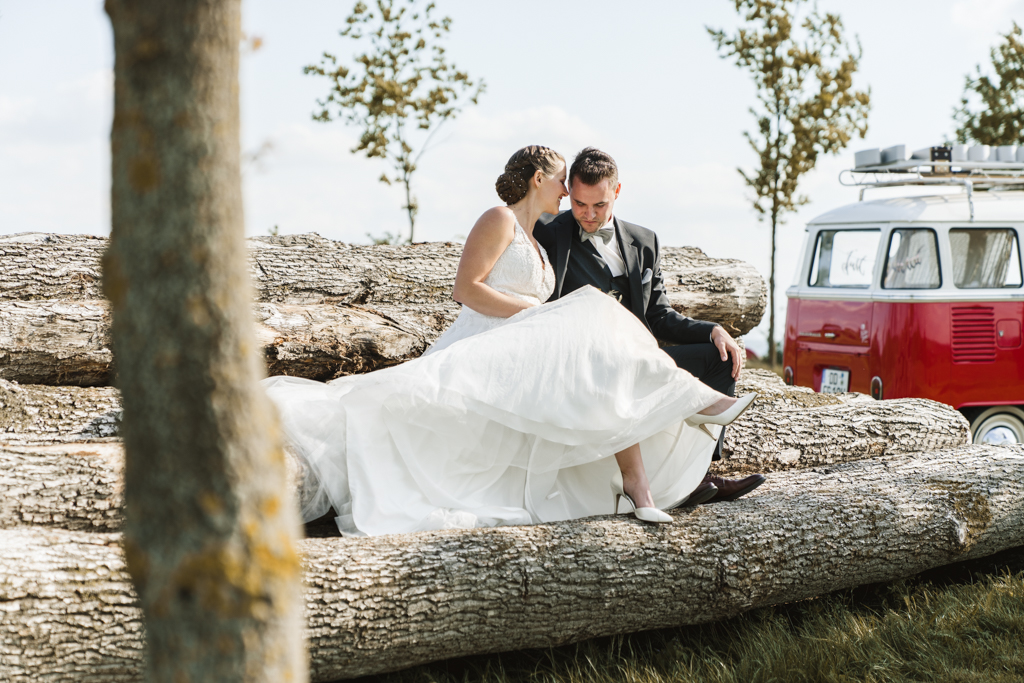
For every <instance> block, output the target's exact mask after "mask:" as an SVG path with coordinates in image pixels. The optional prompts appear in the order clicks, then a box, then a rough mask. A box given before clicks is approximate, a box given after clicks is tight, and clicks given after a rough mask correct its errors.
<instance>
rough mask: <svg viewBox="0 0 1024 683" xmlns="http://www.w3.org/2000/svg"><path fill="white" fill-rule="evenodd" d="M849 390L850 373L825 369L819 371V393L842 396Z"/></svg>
mask: <svg viewBox="0 0 1024 683" xmlns="http://www.w3.org/2000/svg"><path fill="white" fill-rule="evenodd" d="M849 390H850V371H849V370H832V369H826V370H822V371H821V393H823V394H844V393H846V392H847V391H849Z"/></svg>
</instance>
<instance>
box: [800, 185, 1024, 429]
mask: <svg viewBox="0 0 1024 683" xmlns="http://www.w3.org/2000/svg"><path fill="white" fill-rule="evenodd" d="M973 203H974V209H975V216H974V220H973V221H972V220H970V210H969V207H968V199H967V197H966V196H965V195H940V196H933V197H912V198H899V199H885V200H877V201H869V202H859V203H857V204H853V205H850V206H846V207H842V208H840V209H837V210H835V211H831V212H829V213H826V214H824V215H823V216H820V217H818V218H816V219H815V220H813V221H811V223H810V224H809V225H808V228H807V232H808V239H807V244H806V247H805V250H804V254H803V259H802V261H801V265H800V266H799V268H798V274H797V279H796V282H795V283H794V285H793V286H792V287H790V288H789V289H788V290H787V292H786V294H787V296H788V298H789V305H788V310H787V313H786V332H785V344H784V366H785V374H786V378H787V381H789V382H791V383H793V384H797V385H800V386H806V387H811V388H813V389H814V390H815V391H821V390H822V389H823V388H824V389H825V390H830V391H840V390H842V389H844V388H845V389H846V390H848V391H857V392H862V393H865V394H871V395H873V396H874V397H875V398H886V399H890V398H912V397H913V398H929V399H933V400H936V401H941V402H942V403H947V404H949V405H951V406H953V407H955V408H957V409H958V410H960V411H961V412H963V413H964V415H965V416H966V417H967V418H968V420H970V421H971V423H972V431H973V433H974V438H975V441H976V442H982V441H984V442H987V443H1004V442H1012V441H1016V442H1024V347H1022V340H1021V328H1022V324H1024V287H1022V285H1024V283H1022V282H1021V280H1022V277H1021V256H1020V237H1021V234H1022V233H1024V192H1020V191H993V192H979V193H976V194H975V195H974V198H973ZM826 374H827V375H828V378H827V379H828V384H827V385H825V386H824V387H823V381H824V380H823V377H824V376H825V375H826ZM844 379H846V380H848V384H847V385H846V386H845V387H844V385H843V382H844Z"/></svg>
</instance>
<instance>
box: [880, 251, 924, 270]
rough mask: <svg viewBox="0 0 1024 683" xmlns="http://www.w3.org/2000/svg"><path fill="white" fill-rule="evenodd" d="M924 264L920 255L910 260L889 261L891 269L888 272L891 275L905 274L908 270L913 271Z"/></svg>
mask: <svg viewBox="0 0 1024 683" xmlns="http://www.w3.org/2000/svg"><path fill="white" fill-rule="evenodd" d="M922 263H924V259H923V258H921V256H920V255H917V256H911V257H910V258H907V259H903V260H902V261H900V260H894V261H889V268H888V270H887V271H886V272H889V273H905V272H907V271H908V270H913V269H914V268H917V267H918V266H919V265H921V264H922Z"/></svg>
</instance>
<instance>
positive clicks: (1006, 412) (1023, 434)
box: [971, 406, 1024, 446]
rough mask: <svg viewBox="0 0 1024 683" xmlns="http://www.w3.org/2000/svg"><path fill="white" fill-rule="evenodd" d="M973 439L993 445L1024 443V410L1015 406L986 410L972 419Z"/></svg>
mask: <svg viewBox="0 0 1024 683" xmlns="http://www.w3.org/2000/svg"><path fill="white" fill-rule="evenodd" d="M971 441H973V442H974V443H984V444H990V445H992V446H1003V445H1006V444H1011V443H1024V410H1021V409H1020V408H1015V407H1013V406H996V407H995V408H989V409H988V410H985V411H984V412H982V413H981V414H980V415H978V416H977V417H976V418H974V420H972V421H971Z"/></svg>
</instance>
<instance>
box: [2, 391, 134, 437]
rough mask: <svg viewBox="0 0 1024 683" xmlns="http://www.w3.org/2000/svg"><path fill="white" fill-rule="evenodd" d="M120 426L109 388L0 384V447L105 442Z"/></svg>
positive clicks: (118, 404) (116, 396) (118, 411)
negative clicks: (1, 444)
mask: <svg viewBox="0 0 1024 683" xmlns="http://www.w3.org/2000/svg"><path fill="white" fill-rule="evenodd" d="M120 424H121V395H120V393H119V392H118V391H117V389H114V388H113V387H89V388H83V387H50V386H39V385H31V384H30V385H25V386H23V385H20V384H16V383H14V382H7V381H4V380H0V443H6V444H40V443H70V442H77V441H99V440H109V439H112V438H113V437H116V436H117V434H118V428H119V425H120Z"/></svg>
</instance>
